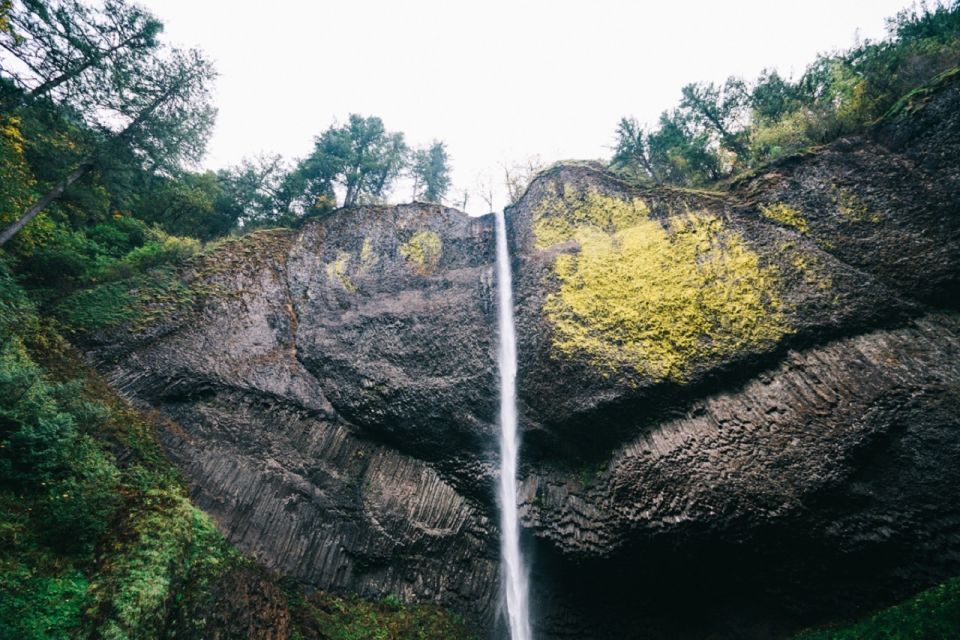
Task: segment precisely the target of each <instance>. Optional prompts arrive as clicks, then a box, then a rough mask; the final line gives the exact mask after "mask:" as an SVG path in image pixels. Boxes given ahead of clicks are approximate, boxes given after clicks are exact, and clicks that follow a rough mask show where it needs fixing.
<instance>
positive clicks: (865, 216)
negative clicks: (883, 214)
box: [833, 186, 880, 224]
mask: <svg viewBox="0 0 960 640" xmlns="http://www.w3.org/2000/svg"><path fill="white" fill-rule="evenodd" d="M833 203H834V205H836V207H837V212H838V213H839V214H840V216H841V217H842V218H843V219H844V220H846V221H848V222H872V223H874V224H876V223H878V222H880V216H879V215H878V214H876V213H871V212H870V210H869V208H868V207H867V205H866V203H865V202H864V201H863V200H861V199H860V198H859V197H858V196H857V194H855V193H853V192H852V191H850V190H848V189H844V188H843V187H837V186H834V187H833Z"/></svg>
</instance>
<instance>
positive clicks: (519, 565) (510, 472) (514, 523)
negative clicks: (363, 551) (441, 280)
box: [496, 211, 531, 640]
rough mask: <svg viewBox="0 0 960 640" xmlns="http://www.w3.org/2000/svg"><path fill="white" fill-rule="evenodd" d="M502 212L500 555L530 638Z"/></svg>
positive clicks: (515, 613)
mask: <svg viewBox="0 0 960 640" xmlns="http://www.w3.org/2000/svg"><path fill="white" fill-rule="evenodd" d="M496 217H497V294H498V301H499V310H498V311H499V313H498V322H499V326H500V353H499V361H498V365H499V367H500V558H501V562H502V564H503V568H502V572H503V583H504V590H505V592H506V598H507V618H508V620H509V622H510V638H511V639H512V640H530V638H531V633H530V612H529V610H528V607H527V574H526V569H525V568H524V566H523V558H522V557H521V556H520V516H519V513H518V512H517V449H518V445H519V442H518V440H519V439H518V435H517V336H516V332H515V331H514V327H513V280H512V276H511V274H510V253H509V250H508V249H507V224H506V221H505V219H504V215H503V212H502V211H501V212H498V213H497V214H496Z"/></svg>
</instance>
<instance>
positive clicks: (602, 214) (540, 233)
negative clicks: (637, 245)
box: [533, 184, 650, 249]
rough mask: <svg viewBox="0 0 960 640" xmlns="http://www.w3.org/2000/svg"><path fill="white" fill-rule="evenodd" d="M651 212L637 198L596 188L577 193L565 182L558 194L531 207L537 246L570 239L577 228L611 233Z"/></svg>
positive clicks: (642, 218) (632, 223)
mask: <svg viewBox="0 0 960 640" xmlns="http://www.w3.org/2000/svg"><path fill="white" fill-rule="evenodd" d="M649 216H650V208H649V207H648V206H647V203H645V202H644V201H643V200H641V199H640V198H633V199H632V200H621V199H619V198H611V197H610V196H605V195H603V194H601V193H600V192H598V191H596V190H590V191H586V192H585V193H579V192H577V190H576V189H575V188H574V187H573V186H571V185H568V184H564V185H562V187H561V194H560V195H551V196H547V197H545V198H543V199H542V200H541V201H540V202H539V203H538V205H537V206H536V207H535V208H534V211H533V234H534V238H535V239H536V245H537V248H538V249H544V248H546V247H549V246H552V245H555V244H559V243H561V242H566V241H567V240H571V239H573V238H574V237H575V236H576V234H577V232H578V230H580V229H584V228H593V229H595V230H597V231H602V232H607V233H612V232H615V231H621V230H623V229H629V228H630V227H632V226H634V225H636V224H639V223H640V222H642V221H644V220H646V219H647V218H649Z"/></svg>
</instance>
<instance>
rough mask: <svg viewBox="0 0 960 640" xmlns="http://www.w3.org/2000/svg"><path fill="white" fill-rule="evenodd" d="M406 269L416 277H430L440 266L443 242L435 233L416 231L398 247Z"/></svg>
mask: <svg viewBox="0 0 960 640" xmlns="http://www.w3.org/2000/svg"><path fill="white" fill-rule="evenodd" d="M400 253H401V254H402V255H403V257H404V259H405V260H406V261H407V267H409V268H410V270H411V271H413V272H414V273H416V274H417V275H421V276H426V275H430V274H431V273H433V272H434V270H435V269H436V268H437V265H438V264H440V257H441V256H442V255H443V241H442V240H441V239H440V235H439V234H438V233H436V232H435V231H418V232H416V233H415V234H413V237H411V238H410V239H409V240H408V241H407V242H405V243H403V245H401V246H400Z"/></svg>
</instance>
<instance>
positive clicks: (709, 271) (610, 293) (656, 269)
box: [545, 213, 790, 381]
mask: <svg viewBox="0 0 960 640" xmlns="http://www.w3.org/2000/svg"><path fill="white" fill-rule="evenodd" d="M633 222H634V223H633V224H632V225H631V226H629V227H627V228H620V229H617V230H615V231H613V232H612V233H611V232H607V231H604V230H601V229H600V228H598V227H597V226H593V225H592V224H588V225H584V226H579V227H577V228H575V229H574V230H573V232H572V233H573V236H574V239H575V240H576V241H577V242H578V244H579V245H580V251H579V253H576V254H564V255H560V256H558V257H557V258H556V261H555V263H554V273H555V275H556V277H557V279H558V280H559V282H560V286H559V289H558V290H557V291H556V292H555V293H553V294H551V295H550V296H548V298H547V300H546V303H545V312H546V314H547V317H548V318H549V319H550V321H551V323H552V325H553V327H554V331H555V333H554V347H555V348H556V349H557V350H558V351H560V352H561V353H563V354H565V355H578V356H583V355H586V356H587V358H588V359H589V361H590V362H591V363H592V364H593V365H594V366H597V367H598V368H599V369H600V370H602V371H605V372H613V371H616V370H619V369H623V368H627V369H632V370H634V371H636V372H637V373H640V374H642V375H645V376H647V377H649V378H652V379H653V380H665V379H669V380H675V381H683V380H686V379H688V378H689V376H690V374H691V373H692V372H693V370H694V368H695V367H697V366H701V367H709V366H711V365H714V364H717V363H718V362H720V361H722V360H723V359H724V358H726V357H729V356H731V355H734V354H737V353H744V352H748V351H754V352H755V351H757V350H762V349H765V348H769V347H771V346H772V345H774V344H775V343H776V342H777V341H778V340H779V339H780V338H781V337H783V336H784V335H785V334H786V333H788V332H789V331H790V328H789V326H788V325H787V323H786V321H785V318H784V314H783V304H782V302H781V300H780V298H779V295H778V289H779V278H778V273H777V272H776V270H775V269H773V268H771V267H765V266H763V265H761V263H760V258H759V256H758V255H757V253H756V252H754V251H753V250H752V249H751V248H750V247H749V246H748V245H747V244H746V242H745V241H744V240H743V239H742V238H741V237H740V235H739V234H737V233H735V232H733V231H730V230H727V229H726V228H725V227H724V224H723V222H722V221H721V220H720V219H719V218H717V217H715V216H713V215H710V214H708V213H688V214H685V215H682V216H677V217H676V218H674V219H673V220H672V221H671V222H670V223H669V225H668V226H667V227H664V226H663V225H662V224H661V223H660V222H658V221H656V220H651V219H649V218H644V219H639V220H634V221H633Z"/></svg>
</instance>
